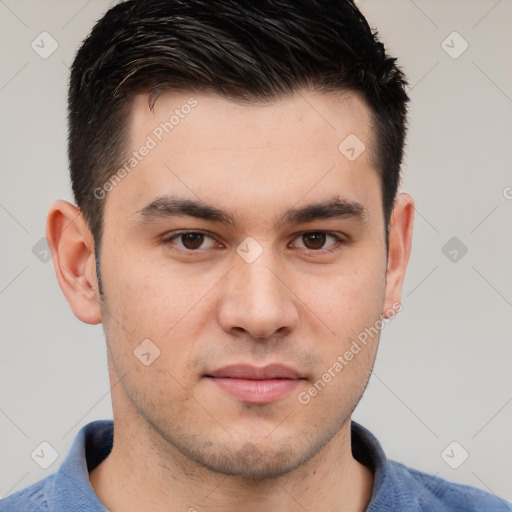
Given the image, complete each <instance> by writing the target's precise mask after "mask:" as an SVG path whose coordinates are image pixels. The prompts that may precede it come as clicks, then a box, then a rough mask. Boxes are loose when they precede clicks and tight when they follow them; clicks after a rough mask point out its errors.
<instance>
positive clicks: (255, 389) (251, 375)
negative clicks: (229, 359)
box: [205, 364, 305, 404]
mask: <svg viewBox="0 0 512 512" xmlns="http://www.w3.org/2000/svg"><path fill="white" fill-rule="evenodd" d="M205 377H206V378H208V379H209V380H210V381H212V383H214V385H216V386H218V387H219V388H220V389H221V390H222V391H224V392H226V393H228V394H229V395H231V396H233V397H235V398H237V399H238V400H241V401H242V402H246V403H252V404H265V403H270V402H275V401H276V400H279V399H280V398H283V397H284V396H286V395H287V394H289V393H290V392H291V391H293V390H294V389H295V388H296V387H297V386H298V385H300V383H301V381H303V380H304V379H305V378H304V377H302V375H301V374H300V372H298V371H297V370H294V369H293V368H290V367H288V366H284V365H282V364H270V365H267V366H264V367H261V368H258V367H255V366H251V365H231V366H225V367H224V368H220V369H218V370H215V371H213V372H211V373H209V374H208V375H205Z"/></svg>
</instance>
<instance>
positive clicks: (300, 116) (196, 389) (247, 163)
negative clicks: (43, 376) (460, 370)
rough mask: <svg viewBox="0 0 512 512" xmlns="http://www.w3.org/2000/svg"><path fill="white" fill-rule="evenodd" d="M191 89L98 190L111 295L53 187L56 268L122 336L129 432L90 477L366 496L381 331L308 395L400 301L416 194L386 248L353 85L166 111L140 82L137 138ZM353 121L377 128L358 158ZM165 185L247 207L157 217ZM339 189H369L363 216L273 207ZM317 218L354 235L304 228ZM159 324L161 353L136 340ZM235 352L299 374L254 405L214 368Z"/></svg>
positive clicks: (120, 367) (113, 349)
mask: <svg viewBox="0 0 512 512" xmlns="http://www.w3.org/2000/svg"><path fill="white" fill-rule="evenodd" d="M191 97H193V98H194V99H195V100H196V101H197V105H196V106H195V107H194V108H193V109H191V111H190V112H189V113H188V114H187V115H186V116H184V117H183V118H180V121H179V123H178V124H177V125H176V126H174V128H173V129H172V131H170V132H169V133H168V134H165V135H164V136H163V137H162V140H161V141H157V142H158V143H157V144H156V147H154V148H152V149H151V150H150V151H149V152H148V154H147V155H146V156H145V157H144V158H143V159H142V160H141V161H140V162H139V163H138V164H137V166H136V167H135V168H134V169H133V170H132V171H131V172H130V173H129V174H128V175H127V176H126V177H124V178H123V179H122V180H121V181H120V182H119V183H118V184H117V185H116V186H115V187H113V188H112V190H111V191H109V192H108V194H107V195H106V197H104V198H103V199H99V200H102V201H106V203H105V218H104V226H105V228H104V234H103V238H102V252H101V263H100V272H101V280H102V284H103V291H104V297H100V296H99V294H98V282H97V276H96V270H95V262H94V254H93V249H94V242H93V239H92V236H91V234H90V232H89V229H88V227H87V224H86V222H85V221H84V219H83V217H82V216H81V215H80V212H79V210H77V209H76V208H75V207H74V206H73V205H71V204H70V203H67V202H66V201H56V202H55V203H54V204H53V205H52V207H51V208H50V211H49V213H48V221H47V238H48V240H49V244H50V246H51V247H52V249H53V250H54V251H55V256H54V259H53V261H54V265H55V270H56V274H57V278H58V281H59V284H60V286H61V288H62V290H63V292H64V294H65V296H66V298H67V300H68V301H69V303H70V306H71V308H72V310H73V312H74V313H75V315H76V316H77V317H78V318H79V319H80V320H82V321H83V322H86V323H90V324H96V323H100V322H102V323H103V326H104V330H105V335H106V339H107V346H108V364H109V373H110V379H111V385H112V402H113V411H114V424H115V436H114V446H113V450H112V453H111V454H110V455H109V457H107V459H106V460H105V461H104V462H103V463H102V464H100V465H99V466H98V467H97V468H96V469H95V470H93V471H92V472H91V474H90V480H91V485H92V486H93V488H94V489H95V491H96V493H97V494H98V495H99V497H100V499H102V501H103V502H104V503H105V504H106V506H107V507H108V508H109V509H110V510H112V511H121V510H122V511H131V510H134V511H135V510H154V511H160V510H166V511H186V510H193V509H197V510H200V511H215V510H224V511H229V510H239V509H240V505H241V504H243V508H244V510H248V511H268V510H283V511H299V510H304V508H305V509H307V510H311V511H313V510H314V511H331V510H336V511H362V510H365V508H366V505H367V504H368V502H369V500H370V498H371V491H372V485H373V475H372V474H371V472H370V471H369V470H368V469H367V468H365V467H364V466H362V465H361V464H360V463H359V462H357V461H356V460H355V459H354V458H353V457H352V453H351V445H350V417H351V414H352V412H353V410H354V408H355V406H356V405H357V403H358V401H359V399H360V398H361V395H362V393H363V391H364V389H365V386H366V384H367V382H368V379H369V376H370V374H371V369H372V367H373V364H374V360H375V354H376V350H377V345H378V339H379V336H378V335H376V336H374V337H373V338H371V340H370V341H369V342H368V343H367V345H366V346H364V347H363V348H362V349H361V351H360V352H359V353H357V355H355V356H354V358H353V359H352V360H351V361H349V362H348V364H347V365H346V366H345V367H344V368H343V370H342V371H341V372H339V373H337V374H336V377H334V378H332V379H331V380H330V382H328V383H327V385H326V386H325V387H324V388H323V389H322V391H321V392H319V393H318V394H317V395H316V396H314V397H312V398H311V400H310V401H309V403H308V404H307V405H304V404H302V403H300V402H299V400H298V394H299V393H300V392H304V391H307V390H308V389H309V388H310V387H311V386H312V385H313V384H314V383H315V382H316V381H318V379H319V378H321V377H322V375H323V374H324V373H325V372H326V371H327V370H328V368H330V367H332V365H333V363H334V362H335V361H336V360H337V357H338V356H339V355H340V354H344V353H345V352H346V351H347V350H349V348H350V346H351V343H352V341H353V340H354V339H355V338H356V337H357V336H358V334H359V333H361V332H362V331H364V330H365V328H368V327H370V326H373V325H375V323H376V321H377V320H378V319H379V318H380V316H379V315H381V314H384V315H387V316H389V311H391V310H392V308H393V305H395V307H396V304H398V303H400V295H401V288H402V283H403V279H404V274H405V270H406V266H407V262H408V259H409V254H410V249H411V238H412V225H413V209H414V202H413V199H412V198H411V197H410V196H409V195H408V194H399V195H398V196H397V199H396V201H395V208H394V211H393V215H392V219H391V227H390V234H389V237H390V238H389V252H388V254H387V257H386V245H385V228H384V218H383V213H382V200H381V192H380V181H379V180H380V178H379V176H378V174H377V172H376V170H375V167H374V161H373V158H374V155H373V153H372V148H373V142H372V133H371V126H372V125H371V118H370V112H369V109H368V108H367V106H366V104H365V103H364V102H363V101H362V100H361V99H360V98H359V96H358V95H357V94H355V93H351V92H345V93H344V94H334V93H332V94H324V95H320V94H313V93H311V92H308V91H298V92H297V93H296V94H295V95H294V96H293V97H289V98H283V99H281V100H279V101H275V102H272V103H267V104H265V105H263V104H261V105H260V104H252V105H241V104H239V103H235V102H232V101H228V100H226V99H223V98H220V97H218V96H215V95H206V94H185V93H180V94H178V93H164V94H163V95H162V96H160V97H159V99H158V100H157V101H156V103H155V107H154V110H153V111H150V110H149V108H148V98H147V97H146V96H144V95H140V96H137V97H136V98H135V100H134V103H133V108H132V112H131V117H130V120H129V122H130V127H131V139H130V141H129V144H128V150H129V151H128V154H130V153H131V152H132V151H135V150H137V149H138V148H140V147H141V146H142V145H144V144H145V141H147V137H148V135H151V134H152V133H154V130H155V128H156V127H158V126H159V123H161V122H164V121H166V120H168V119H169V117H170V115H172V113H173V111H174V110H175V109H180V108H181V106H182V105H184V104H185V103H187V101H188V100H189V99H190V98H191ZM187 110H188V109H187ZM349 134H356V135H357V137H358V138H359V139H360V140H361V141H362V142H363V143H364V145H365V146H366V150H365V151H363V152H362V153H361V154H360V156H359V157H358V158H356V159H355V160H354V161H350V160H349V159H347V158H346V156H344V154H342V153H341V152H340V151H339V150H338V146H339V144H340V143H341V142H342V141H343V140H344V139H345V138H346V137H347V136H348V135H349ZM153 138H154V137H153ZM163 194H179V196H180V197H183V198H189V199H193V200H197V199H201V200H202V201H205V202H207V203H210V204H212V205H214V206H217V207H221V208H224V209H226V210H228V211H229V212H231V213H232V215H233V216H234V218H235V221H236V226H231V225H228V224H223V223H220V222H213V221H206V220H201V219H196V218H192V217H189V216H186V217H183V216H182V217H171V218H160V219H155V220H153V221H152V222H149V223H141V222H140V215H139V214H138V213H137V212H138V211H139V210H141V209H142V208H143V207H144V206H145V205H146V204H148V203H150V202H151V201H153V200H154V199H155V198H156V197H158V196H161V195H163ZM331 198H344V199H346V200H348V201H357V202H359V203H361V204H362V205H363V206H364V208H365V214H364V216H363V217H362V218H356V217H350V218H330V219H319V220H314V221H312V222H308V223H300V224H282V225H280V224H277V220H278V219H280V218H281V217H282V216H283V215H284V213H285V211H287V210H288V209H290V208H297V207H301V206H305V205H306V204H310V203H315V202H318V201H324V200H327V199H331ZM177 230H191V231H193V230H200V231H208V232H209V233H210V234H211V237H209V236H206V237H205V238H204V241H203V243H202V245H199V244H200V242H199V243H196V245H195V247H197V246H199V249H195V252H194V251H193V250H190V249H188V250H187V247H194V246H193V245H192V244H191V243H190V242H188V245H186V244H187V241H186V240H183V237H177V238H175V239H174V240H173V241H172V242H171V241H167V242H165V241H164V238H165V237H168V236H169V235H171V234H173V233H174V232H176V231H177ZM318 231H328V232H333V233H335V234H338V235H339V236H340V237H342V240H343V241H344V242H343V243H337V242H336V240H335V239H334V238H332V237H330V236H327V238H326V239H325V242H324V243H323V245H322V242H320V243H318V242H315V241H314V240H311V239H309V238H307V237H305V236H304V234H305V233H306V234H307V233H312V232H313V233H315V232H318ZM248 236H250V237H252V238H253V239H254V240H256V241H257V243H258V244H259V246H260V248H261V249H262V252H261V254H260V255H259V257H258V258H257V259H256V260H255V261H253V262H252V263H248V262H246V261H245V260H244V259H243V258H242V257H240V255H239V254H238V253H237V251H236V249H237V247H238V246H239V245H240V244H241V242H242V241H244V239H246V237H248ZM315 243H316V245H315ZM308 249H309V250H308ZM326 249H334V250H333V251H331V252H327V251H326ZM148 338H149V339H150V340H151V341H152V343H154V344H155V345H156V346H157V347H158V349H159V350H160V355H159V357H158V358H156V359H155V360H154V361H153V362H152V364H150V365H148V366H145V365H144V364H142V363H141V361H140V360H139V359H138V358H137V357H135V355H134V350H135V349H136V347H137V346H138V345H139V344H140V343H141V341H142V340H144V339H148ZM235 363H236V364H239V363H244V364H251V365H253V366H258V367H261V366H265V365H267V364H270V363H283V364H286V365H288V366H291V367H292V368H294V369H296V370H298V371H299V372H300V373H301V375H302V376H303V380H302V381H299V384H298V386H297V387H296V389H294V390H293V391H292V392H290V393H289V394H287V395H285V396H283V397H281V398H279V399H278V400H276V401H274V402H271V403H267V404H249V403H245V402H243V401H241V400H239V399H237V398H234V397H232V396H230V395H228V394H226V393H225V392H224V391H223V390H221V389H219V387H218V386H217V385H216V384H214V383H213V382H212V380H211V379H209V378H207V377H205V375H206V374H209V373H210V372H212V371H214V370H215V369H218V368H221V367H223V366H226V365H228V364H235Z"/></svg>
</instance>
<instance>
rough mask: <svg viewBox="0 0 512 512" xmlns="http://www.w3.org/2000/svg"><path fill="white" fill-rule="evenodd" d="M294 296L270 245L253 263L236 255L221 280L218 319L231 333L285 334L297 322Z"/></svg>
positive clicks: (291, 287) (268, 336)
mask: <svg viewBox="0 0 512 512" xmlns="http://www.w3.org/2000/svg"><path fill="white" fill-rule="evenodd" d="M295 298H296V296H295V295H294V293H293V285H292V283H289V282H288V283H287V282H286V277H285V272H283V269H282V268H281V267H280V266H279V265H277V263H276V261H275V260H274V258H273V257H272V254H271V251H270V250H269V249H267V250H265V251H263V253H262V254H261V255H260V256H259V257H258V259H256V261H253V262H252V263H248V262H246V261H244V260H243V259H242V258H239V257H238V256H236V261H235V264H234V268H233V269H232V270H231V272H229V273H228V275H227V276H226V281H225V283H224V289H223V296H222V297H221V299H220V302H219V306H218V320H219V323H220V325H221V326H222V328H223V329H224V330H225V331H226V332H229V333H230V334H232V335H233V334H234V335H240V333H241V332H242V333H246V334H248V335H250V336H251V337H253V338H259V339H263V338H270V337H272V336H275V335H278V334H279V335H280V336H284V335H286V334H289V333H290V332H291V331H293V330H294V329H295V327H296V326H297V323H298V318H299V315H298V310H297V307H296V304H295V303H294V299H295ZM297 300H298V299H297Z"/></svg>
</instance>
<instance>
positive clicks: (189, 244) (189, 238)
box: [180, 233, 204, 250]
mask: <svg viewBox="0 0 512 512" xmlns="http://www.w3.org/2000/svg"><path fill="white" fill-rule="evenodd" d="M180 237H181V241H182V243H183V246H184V247H185V248H186V249H190V250H194V249H199V247H201V244H202V243H203V240H204V235H203V234H202V233H185V234H182V235H180Z"/></svg>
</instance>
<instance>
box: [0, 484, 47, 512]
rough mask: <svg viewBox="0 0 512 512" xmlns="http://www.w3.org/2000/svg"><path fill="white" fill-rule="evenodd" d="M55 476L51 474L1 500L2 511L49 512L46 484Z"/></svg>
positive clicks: (0, 511)
mask: <svg viewBox="0 0 512 512" xmlns="http://www.w3.org/2000/svg"><path fill="white" fill-rule="evenodd" d="M53 478H54V475H50V476H48V477H46V478H45V479H43V480H40V481H39V482H36V483H34V484H32V485H30V486H29V487H26V488H25V489H22V490H21V491H18V492H15V493H13V494H11V495H9V496H7V497H6V498H4V499H2V500H0V512H25V511H28V510H30V512H47V511H48V501H47V498H46V486H47V485H48V484H51V482H52V480H53Z"/></svg>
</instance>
